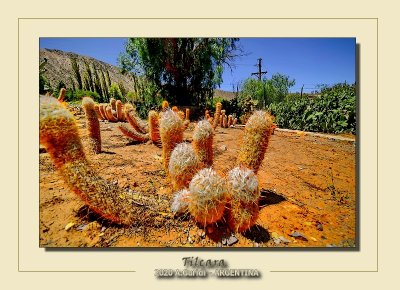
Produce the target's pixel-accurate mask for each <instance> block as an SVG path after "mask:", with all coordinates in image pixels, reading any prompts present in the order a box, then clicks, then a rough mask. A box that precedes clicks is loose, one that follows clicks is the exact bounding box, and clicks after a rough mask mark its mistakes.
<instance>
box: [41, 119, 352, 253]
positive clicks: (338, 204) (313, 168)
mask: <svg viewBox="0 0 400 290" xmlns="http://www.w3.org/2000/svg"><path fill="white" fill-rule="evenodd" d="M76 117H77V121H78V126H79V130H80V134H81V136H82V140H83V144H84V146H85V148H87V146H86V145H87V144H88V139H87V134H86V130H85V126H86V125H85V118H84V116H82V115H77V116H76ZM117 125H118V124H116V123H108V122H104V121H101V132H102V142H103V143H102V149H103V152H102V153H101V154H98V155H94V154H90V153H88V154H87V156H88V158H89V159H90V161H91V163H92V165H93V167H94V168H95V169H96V170H97V172H98V173H99V175H101V176H102V177H103V178H105V179H107V180H109V181H110V182H115V183H117V184H118V185H119V186H120V187H121V188H123V189H124V190H125V191H126V192H127V193H128V194H131V195H132V196H133V198H134V200H136V201H137V205H136V206H137V210H138V213H139V214H138V221H137V223H135V224H133V225H132V226H131V227H129V228H126V227H121V226H118V225H114V224H110V223H108V222H107V221H106V220H103V219H101V218H100V217H99V216H97V215H96V214H94V213H93V212H91V211H89V210H88V208H87V207H86V206H85V205H84V203H83V202H82V201H81V200H80V199H79V198H78V197H77V196H76V195H75V194H74V193H72V192H71V191H70V190H69V189H68V187H67V186H66V184H65V183H64V181H63V180H62V178H61V176H60V175H59V174H58V173H57V172H56V171H55V169H54V167H53V165H52V162H51V160H50V157H49V155H48V154H47V153H41V154H40V229H39V230H40V246H41V247H227V245H225V243H224V240H225V238H226V237H228V236H229V230H228V229H227V227H226V226H225V225H224V223H218V224H216V225H214V226H212V227H208V228H206V229H203V228H202V227H201V226H199V225H198V224H196V222H195V221H194V220H193V218H191V217H190V215H178V216H176V215H173V214H172V213H171V210H170V204H171V198H172V196H173V192H172V189H171V188H170V184H169V182H168V181H167V180H166V178H165V172H164V170H163V166H162V163H161V162H162V160H161V148H159V147H157V146H155V145H153V144H152V143H143V144H137V143H133V142H130V141H129V140H128V139H127V138H126V137H124V136H123V135H122V133H121V132H120V131H119V129H118V128H117ZM193 127H194V124H193V123H191V124H190V126H189V128H188V130H186V132H185V138H184V139H185V140H186V141H190V140H191V135H192V133H193ZM242 133H243V131H242V129H241V128H227V129H223V128H218V129H217V131H216V134H215V137H214V168H215V169H216V171H217V172H219V173H220V174H222V175H223V174H226V172H228V171H229V170H230V169H232V168H233V167H234V166H235V163H236V156H237V151H238V148H239V145H240V139H241V136H242ZM347 137H349V136H347ZM353 137H354V136H353ZM354 144H355V143H353V142H345V141H334V140H329V139H325V138H319V137H312V136H309V135H301V134H292V133H286V132H275V134H274V135H272V137H271V141H270V144H269V147H268V149H267V153H266V157H265V159H264V161H263V164H262V167H261V168H260V170H259V173H258V178H259V185H260V189H261V199H260V202H259V204H260V214H259V218H258V220H257V223H256V225H255V226H253V227H252V228H251V229H250V230H248V231H247V232H244V233H237V234H235V236H236V238H237V239H238V242H237V243H235V244H233V245H232V246H231V247H324V248H325V247H331V246H333V247H355V246H356V245H355V244H356V191H355V182H356V176H355V145H354ZM143 213H146V214H143ZM70 223H71V225H72V226H71V227H70V228H69V229H68V230H66V225H67V224H70ZM294 231H297V232H300V233H301V234H302V235H303V236H304V237H305V238H302V237H297V238H295V237H292V236H291V234H292V233H293V232H294ZM280 237H282V238H280ZM282 240H283V241H284V242H283V241H282ZM221 241H222V242H223V243H222V242H221Z"/></svg>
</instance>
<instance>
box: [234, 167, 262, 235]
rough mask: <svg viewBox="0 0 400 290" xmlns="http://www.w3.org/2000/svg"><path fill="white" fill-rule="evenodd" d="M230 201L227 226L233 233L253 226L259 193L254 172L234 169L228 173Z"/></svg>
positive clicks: (256, 214)
mask: <svg viewBox="0 0 400 290" xmlns="http://www.w3.org/2000/svg"><path fill="white" fill-rule="evenodd" d="M227 185H228V194H229V200H230V211H229V219H228V222H229V225H230V227H231V229H232V230H233V231H235V232H243V231H245V230H247V229H249V228H250V227H251V226H253V225H254V224H255V222H256V220H257V218H258V213H259V207H258V201H259V198H260V191H259V187H258V180H257V177H256V175H255V174H254V172H253V171H252V170H250V169H247V168H245V167H236V168H234V169H232V170H231V171H229V173H228V180H227Z"/></svg>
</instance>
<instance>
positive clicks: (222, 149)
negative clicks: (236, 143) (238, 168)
mask: <svg viewBox="0 0 400 290" xmlns="http://www.w3.org/2000/svg"><path fill="white" fill-rule="evenodd" d="M219 150H221V151H226V150H228V147H227V146H226V145H222V146H221V147H219Z"/></svg>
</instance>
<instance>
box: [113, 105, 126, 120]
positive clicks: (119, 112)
mask: <svg viewBox="0 0 400 290" xmlns="http://www.w3.org/2000/svg"><path fill="white" fill-rule="evenodd" d="M115 107H116V111H117V119H118V121H123V120H124V116H123V112H122V107H123V106H122V102H121V101H120V100H117V101H116V102H115Z"/></svg>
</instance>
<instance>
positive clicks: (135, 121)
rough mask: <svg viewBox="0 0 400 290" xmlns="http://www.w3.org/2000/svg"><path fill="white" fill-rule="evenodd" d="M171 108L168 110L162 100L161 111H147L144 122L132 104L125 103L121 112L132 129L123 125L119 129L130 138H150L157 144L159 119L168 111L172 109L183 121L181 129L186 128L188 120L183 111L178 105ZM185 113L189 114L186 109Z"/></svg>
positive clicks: (140, 140)
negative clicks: (146, 119)
mask: <svg viewBox="0 0 400 290" xmlns="http://www.w3.org/2000/svg"><path fill="white" fill-rule="evenodd" d="M172 108H173V110H170V109H169V104H168V102H167V101H163V102H162V111H161V112H160V113H158V112H156V111H154V110H151V111H149V113H148V122H147V123H145V122H143V121H142V120H141V119H140V118H139V116H138V114H137V113H136V110H135V108H134V106H133V105H131V104H126V105H125V111H124V112H123V113H124V117H125V118H126V120H127V121H128V123H129V124H130V125H131V127H132V129H130V128H127V127H125V126H123V125H120V126H119V129H120V130H121V132H122V133H123V134H124V135H125V136H127V137H129V138H130V139H133V140H135V141H138V142H147V141H148V140H151V141H152V142H153V143H154V144H156V145H159V144H160V142H161V135H160V120H161V119H162V118H163V116H164V115H165V114H166V113H167V112H168V111H173V112H174V113H175V114H176V115H177V116H179V118H180V119H181V120H182V121H183V122H182V128H183V131H184V130H186V128H187V127H188V125H189V123H190V121H189V120H185V113H183V112H182V111H179V110H178V107H176V106H174V107H172ZM187 114H189V111H188V110H187Z"/></svg>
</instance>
